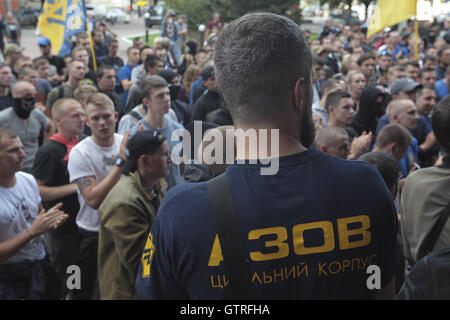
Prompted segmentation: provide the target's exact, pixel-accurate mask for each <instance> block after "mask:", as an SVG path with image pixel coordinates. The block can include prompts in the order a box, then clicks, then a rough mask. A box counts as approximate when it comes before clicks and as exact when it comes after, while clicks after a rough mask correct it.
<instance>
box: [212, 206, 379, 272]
mask: <svg viewBox="0 0 450 320" xmlns="http://www.w3.org/2000/svg"><path fill="white" fill-rule="evenodd" d="M354 224H356V225H358V226H359V228H354V227H352V228H349V225H354ZM369 228H370V219H369V217H368V216H367V215H360V216H354V217H348V218H341V219H337V220H336V231H337V234H338V239H339V240H338V241H339V249H340V250H347V249H353V248H357V247H362V246H367V245H369V244H370V242H371V233H370V231H369ZM314 229H319V230H321V231H322V234H323V244H322V245H320V246H316V247H314V246H310V245H308V244H307V243H305V241H304V237H303V233H304V232H305V231H307V230H314ZM334 233H335V227H334V225H333V223H332V222H331V221H317V222H310V223H303V224H297V225H295V226H293V227H292V238H293V241H292V242H293V243H292V247H293V251H294V253H295V254H296V255H306V254H314V253H324V252H329V251H332V250H334V249H335V248H336V244H335V240H334V238H335V237H334ZM269 235H270V236H271V239H272V240H268V241H264V247H265V248H270V250H269V251H270V253H266V252H261V251H254V252H250V259H251V260H252V261H267V260H275V259H282V258H285V257H287V256H288V255H289V254H290V252H291V248H290V246H289V243H288V242H287V239H288V230H287V229H286V228H285V227H282V226H278V227H270V228H263V229H255V230H251V231H250V232H249V233H248V239H249V240H258V239H260V238H261V237H263V236H269ZM356 235H357V236H358V237H356V238H357V240H355V238H353V237H354V236H356ZM350 239H352V241H351V240H350ZM221 261H223V256H222V249H221V247H220V241H219V236H218V235H216V237H215V239H214V243H213V246H212V249H211V254H210V256H209V262H208V266H210V267H214V266H218V265H219V264H220V262H221Z"/></svg>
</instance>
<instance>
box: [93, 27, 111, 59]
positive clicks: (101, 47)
mask: <svg viewBox="0 0 450 320" xmlns="http://www.w3.org/2000/svg"><path fill="white" fill-rule="evenodd" d="M104 39H105V37H104V35H103V32H102V31H101V30H98V29H96V30H94V32H93V33H92V41H93V42H94V52H95V58H96V59H99V60H101V59H102V58H103V57H106V56H107V55H108V47H107V46H106V44H105V42H104Z"/></svg>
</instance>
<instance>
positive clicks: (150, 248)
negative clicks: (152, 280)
mask: <svg viewBox="0 0 450 320" xmlns="http://www.w3.org/2000/svg"><path fill="white" fill-rule="evenodd" d="M154 254H155V245H154V244H153V235H152V234H151V233H149V234H148V238H147V242H146V243H145V248H144V252H143V253H142V258H141V264H142V278H147V277H149V276H150V266H151V264H152V260H153V256H154Z"/></svg>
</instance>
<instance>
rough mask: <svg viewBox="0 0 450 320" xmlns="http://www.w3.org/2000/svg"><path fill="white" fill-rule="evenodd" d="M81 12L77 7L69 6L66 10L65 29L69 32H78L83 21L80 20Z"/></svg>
mask: <svg viewBox="0 0 450 320" xmlns="http://www.w3.org/2000/svg"><path fill="white" fill-rule="evenodd" d="M81 14H82V13H81V10H80V7H79V6H76V5H71V6H70V7H68V8H67V17H68V18H67V21H66V27H67V28H68V29H69V30H78V29H80V28H81V27H82V26H83V20H82V19H81Z"/></svg>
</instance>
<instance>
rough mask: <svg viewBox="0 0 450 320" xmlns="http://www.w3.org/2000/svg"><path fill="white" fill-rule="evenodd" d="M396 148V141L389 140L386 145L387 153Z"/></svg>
mask: <svg viewBox="0 0 450 320" xmlns="http://www.w3.org/2000/svg"><path fill="white" fill-rule="evenodd" d="M396 148H397V143H396V142H391V143H389V144H388V146H387V150H388V152H389V153H392V152H393V151H394V150H395V149H396Z"/></svg>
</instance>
